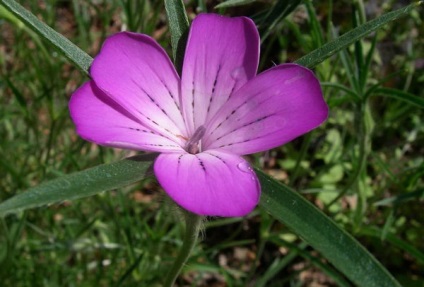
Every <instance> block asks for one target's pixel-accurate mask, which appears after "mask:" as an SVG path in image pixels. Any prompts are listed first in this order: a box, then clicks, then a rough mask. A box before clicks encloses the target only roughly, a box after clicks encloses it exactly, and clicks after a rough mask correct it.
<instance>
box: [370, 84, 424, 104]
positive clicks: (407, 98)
mask: <svg viewBox="0 0 424 287" xmlns="http://www.w3.org/2000/svg"><path fill="white" fill-rule="evenodd" d="M372 95H375V96H385V97H390V98H394V99H397V100H400V101H404V102H406V103H408V104H412V105H415V106H417V107H419V108H421V109H424V98H421V97H418V96H415V95H413V94H411V93H408V92H404V91H401V90H397V89H392V88H378V89H376V90H375V91H374V92H373V93H372Z"/></svg>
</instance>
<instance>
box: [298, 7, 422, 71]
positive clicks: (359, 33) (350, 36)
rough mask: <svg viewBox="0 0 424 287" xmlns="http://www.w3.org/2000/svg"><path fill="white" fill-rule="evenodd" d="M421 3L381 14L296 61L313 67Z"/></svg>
mask: <svg viewBox="0 0 424 287" xmlns="http://www.w3.org/2000/svg"><path fill="white" fill-rule="evenodd" d="M422 3H423V1H418V2H416V3H413V4H410V5H408V6H406V7H404V8H401V9H398V10H395V11H392V12H389V13H386V14H384V15H381V16H380V17H378V18H376V19H373V20H371V21H369V22H367V23H365V24H363V25H361V26H358V27H356V28H355V29H352V30H350V31H349V32H347V33H346V34H343V35H342V36H340V37H338V38H337V39H335V40H333V41H331V42H328V43H327V44H325V45H323V46H322V47H321V48H318V49H316V50H314V51H312V52H311V53H309V54H307V55H305V56H303V57H302V58H300V59H298V60H297V61H296V63H297V64H299V65H302V66H305V67H309V68H312V67H315V66H316V65H318V64H319V63H321V62H322V61H324V60H325V59H327V58H329V57H331V56H332V55H334V54H335V53H337V52H338V51H340V50H342V49H344V48H347V47H348V46H349V45H351V44H353V43H355V42H356V41H358V40H359V39H361V38H363V37H365V36H366V35H368V34H369V33H371V32H373V31H375V30H377V29H379V28H381V27H382V26H384V25H385V24H387V23H389V22H391V21H393V20H396V19H398V18H400V17H402V16H405V15H407V14H408V13H409V12H411V11H412V10H414V9H415V8H417V7H418V6H419V5H421V4H422Z"/></svg>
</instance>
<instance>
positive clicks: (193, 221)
mask: <svg viewBox="0 0 424 287" xmlns="http://www.w3.org/2000/svg"><path fill="white" fill-rule="evenodd" d="M184 219H185V223H186V230H185V235H184V241H183V246H182V247H181V250H180V253H179V254H178V256H177V258H176V259H175V261H174V264H173V265H172V268H171V269H170V270H169V272H168V274H167V275H166V278H165V283H164V286H165V287H172V286H173V285H174V283H175V280H176V279H177V277H178V275H179V274H180V272H181V269H182V268H183V266H184V264H185V263H186V261H187V259H188V257H189V256H190V253H191V251H192V250H193V247H194V245H195V244H196V241H197V238H198V237H199V231H200V227H201V225H202V219H203V217H202V216H199V215H196V214H193V213H191V212H188V211H184Z"/></svg>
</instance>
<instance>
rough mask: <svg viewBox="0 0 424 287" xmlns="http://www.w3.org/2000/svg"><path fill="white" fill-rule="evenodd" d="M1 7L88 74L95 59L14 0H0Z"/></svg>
mask: <svg viewBox="0 0 424 287" xmlns="http://www.w3.org/2000/svg"><path fill="white" fill-rule="evenodd" d="M0 5H3V6H4V7H5V8H6V9H7V10H9V11H10V12H11V13H13V14H14V15H15V16H16V17H18V18H19V19H20V20H21V21H22V22H23V23H24V24H25V25H27V26H28V27H30V28H31V29H32V30H33V31H35V32H36V33H37V34H39V35H40V36H41V37H43V38H44V39H46V40H47V41H49V42H50V43H51V44H52V45H53V46H54V47H56V49H57V50H58V51H59V52H60V53H62V54H64V55H65V56H66V57H67V58H68V59H69V60H71V61H72V62H73V63H74V64H75V65H76V66H77V67H78V68H79V69H81V71H83V72H84V73H86V74H88V68H89V67H90V65H91V62H92V61H93V59H92V58H91V57H90V56H89V55H88V54H87V53H85V52H84V51H83V50H81V49H80V48H78V47H77V46H76V45H75V44H74V43H72V42H71V41H69V40H68V39H67V38H65V37H64V36H62V35H61V34H60V33H58V32H56V31H55V30H53V29H52V28H50V27H49V26H47V25H46V24H45V23H43V22H41V21H40V20H38V19H37V17H36V16H35V15H34V14H32V13H31V12H29V11H28V10H26V9H25V8H24V7H22V6H21V5H19V4H18V3H16V2H15V1H13V0H0Z"/></svg>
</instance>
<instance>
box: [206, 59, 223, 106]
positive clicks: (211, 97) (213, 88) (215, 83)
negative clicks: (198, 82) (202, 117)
mask: <svg viewBox="0 0 424 287" xmlns="http://www.w3.org/2000/svg"><path fill="white" fill-rule="evenodd" d="M220 72H221V65H219V66H218V70H217V71H216V75H215V80H214V81H213V86H212V93H211V95H210V97H209V104H208V109H207V112H208V113H209V111H210V110H211V105H212V101H213V98H214V95H215V89H216V85H217V83H218V76H219V73H220Z"/></svg>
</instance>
